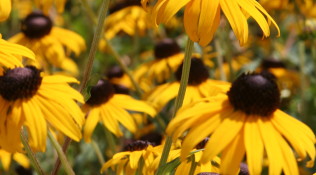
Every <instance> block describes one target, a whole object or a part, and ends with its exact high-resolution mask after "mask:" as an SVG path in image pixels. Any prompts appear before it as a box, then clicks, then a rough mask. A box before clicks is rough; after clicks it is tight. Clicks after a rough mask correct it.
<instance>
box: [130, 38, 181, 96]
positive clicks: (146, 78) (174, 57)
mask: <svg viewBox="0 0 316 175" xmlns="http://www.w3.org/2000/svg"><path fill="white" fill-rule="evenodd" d="M154 57H155V59H154V60H152V61H149V62H147V63H144V64H142V65H140V66H139V67H138V68H137V69H136V70H135V72H134V76H135V79H136V80H137V82H139V84H140V85H141V87H142V88H143V89H144V90H145V91H146V90H148V89H151V88H152V87H153V86H155V84H161V83H164V82H166V81H167V80H168V79H170V77H171V76H172V73H173V72H175V71H176V69H177V68H178V67H179V65H180V64H181V63H182V61H183V58H184V54H183V53H182V52H181V48H180V46H179V45H178V43H177V42H176V41H175V40H173V39H170V38H165V39H162V40H161V41H159V42H158V43H157V44H156V45H155V48H154ZM144 82H147V83H146V84H145V83H144ZM144 84H145V85H147V86H148V87H147V86H145V85H144Z"/></svg>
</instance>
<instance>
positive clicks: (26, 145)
mask: <svg viewBox="0 0 316 175" xmlns="http://www.w3.org/2000/svg"><path fill="white" fill-rule="evenodd" d="M21 141H22V143H23V145H24V149H25V151H26V153H27V155H28V157H29V158H30V159H31V162H32V164H33V166H34V169H35V171H36V172H37V174H39V175H44V172H43V170H42V168H41V166H40V165H39V163H38V161H37V158H36V155H35V154H34V152H33V151H32V149H31V147H30V145H29V143H28V140H27V138H26V134H25V131H24V129H22V130H21Z"/></svg>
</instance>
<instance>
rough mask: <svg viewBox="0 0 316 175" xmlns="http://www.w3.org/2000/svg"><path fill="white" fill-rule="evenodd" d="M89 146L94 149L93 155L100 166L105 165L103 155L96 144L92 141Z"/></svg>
mask: <svg viewBox="0 0 316 175" xmlns="http://www.w3.org/2000/svg"><path fill="white" fill-rule="evenodd" d="M91 145H92V148H93V149H94V151H95V154H96V155H97V157H98V160H99V162H100V164H101V166H102V165H103V164H104V163H105V161H104V158H103V155H102V153H101V150H100V148H99V146H98V144H97V143H96V142H95V141H93V140H92V142H91Z"/></svg>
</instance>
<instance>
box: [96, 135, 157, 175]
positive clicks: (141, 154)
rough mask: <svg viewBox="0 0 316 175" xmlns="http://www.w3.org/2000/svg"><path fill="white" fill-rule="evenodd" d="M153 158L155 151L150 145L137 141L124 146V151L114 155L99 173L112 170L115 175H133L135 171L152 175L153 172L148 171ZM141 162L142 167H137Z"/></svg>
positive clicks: (146, 142)
mask: <svg viewBox="0 0 316 175" xmlns="http://www.w3.org/2000/svg"><path fill="white" fill-rule="evenodd" d="M154 158H155V150H154V147H153V146H152V143H150V142H148V141H142V140H138V141H135V142H133V143H130V144H129V145H127V146H126V151H124V152H119V153H116V154H115V155H114V156H113V157H112V159H110V160H109V161H107V162H106V163H105V164H104V165H103V166H102V169H101V172H104V171H106V170H107V169H108V168H110V167H111V168H112V169H113V170H114V171H115V172H116V174H131V175H133V174H135V172H136V171H137V169H141V170H139V171H140V173H141V174H144V175H152V174H153V172H152V171H150V170H149V169H148V167H149V166H150V165H151V163H152V162H153V161H154ZM140 162H143V163H142V164H143V165H142V167H140V166H139V164H140Z"/></svg>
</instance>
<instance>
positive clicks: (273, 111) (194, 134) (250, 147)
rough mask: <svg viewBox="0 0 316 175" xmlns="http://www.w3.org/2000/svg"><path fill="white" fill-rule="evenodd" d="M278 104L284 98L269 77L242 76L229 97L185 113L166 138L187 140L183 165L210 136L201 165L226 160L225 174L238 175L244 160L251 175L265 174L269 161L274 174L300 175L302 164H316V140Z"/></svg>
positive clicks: (204, 102) (199, 104)
mask: <svg viewBox="0 0 316 175" xmlns="http://www.w3.org/2000/svg"><path fill="white" fill-rule="evenodd" d="M279 104H280V93H279V90H278V87H277V84H276V83H275V82H274V79H273V78H272V76H271V75H270V74H256V73H253V74H242V75H241V76H240V77H239V78H238V79H237V80H236V81H234V82H233V84H232V86H231V88H230V90H229V91H228V92H227V95H218V96H215V97H210V98H205V99H204V100H201V101H199V102H195V103H193V104H191V105H189V106H186V107H183V108H182V109H181V110H180V111H179V112H178V113H177V116H176V117H175V119H174V120H172V121H171V122H170V124H169V126H168V128H167V133H168V134H170V135H172V136H173V138H174V139H176V138H178V137H180V136H183V135H184V133H185V134H186V135H185V138H184V141H183V144H182V150H181V157H182V159H183V160H184V159H185V158H186V156H187V155H188V154H189V152H190V151H191V150H192V149H193V148H194V147H195V146H196V145H197V144H198V143H199V142H200V141H201V140H203V139H204V138H205V137H207V136H210V139H209V141H208V143H207V144H206V146H205V150H204V152H203V155H202V158H201V162H202V163H203V162H208V161H210V160H211V159H212V158H214V157H215V156H217V155H221V173H222V174H236V173H237V172H238V169H239V164H240V162H242V161H243V160H246V162H247V164H248V168H249V173H250V174H261V171H262V166H263V160H264V159H266V160H267V161H268V166H269V174H281V172H282V171H283V172H284V174H299V173H298V165H297V162H296V161H297V160H298V161H301V160H308V161H309V162H308V165H309V166H311V165H313V164H314V159H315V147H314V143H315V135H314V133H313V131H312V130H311V129H310V128H309V127H307V126H306V125H305V124H303V123H302V122H300V121H298V120H297V119H295V118H293V117H291V116H289V115H288V114H286V113H284V112H282V111H281V110H279V109H278V106H279ZM294 151H295V153H294ZM245 157H246V159H245Z"/></svg>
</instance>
